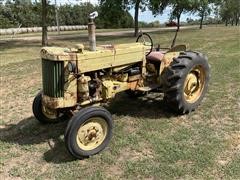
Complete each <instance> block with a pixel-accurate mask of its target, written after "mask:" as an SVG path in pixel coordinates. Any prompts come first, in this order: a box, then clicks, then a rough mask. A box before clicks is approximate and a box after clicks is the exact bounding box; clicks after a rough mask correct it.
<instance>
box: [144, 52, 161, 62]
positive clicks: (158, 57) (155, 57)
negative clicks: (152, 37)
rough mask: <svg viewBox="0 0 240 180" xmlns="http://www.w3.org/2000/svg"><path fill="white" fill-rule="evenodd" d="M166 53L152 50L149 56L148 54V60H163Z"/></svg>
mask: <svg viewBox="0 0 240 180" xmlns="http://www.w3.org/2000/svg"><path fill="white" fill-rule="evenodd" d="M163 56H164V53H163V52H161V51H154V52H151V53H150V54H149V55H148V56H147V60H149V61H161V60H162V59H163Z"/></svg>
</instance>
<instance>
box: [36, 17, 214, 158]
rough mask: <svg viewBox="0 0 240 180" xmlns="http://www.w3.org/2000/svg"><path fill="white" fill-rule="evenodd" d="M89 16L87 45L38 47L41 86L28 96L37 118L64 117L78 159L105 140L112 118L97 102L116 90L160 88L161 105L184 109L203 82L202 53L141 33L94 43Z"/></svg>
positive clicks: (192, 105)
mask: <svg viewBox="0 0 240 180" xmlns="http://www.w3.org/2000/svg"><path fill="white" fill-rule="evenodd" d="M94 16H95V14H92V16H91V18H90V19H91V21H90V23H89V25H88V31H89V41H90V47H89V48H86V49H85V48H84V46H83V45H81V44H80V45H77V46H76V47H75V48H70V49H68V48H59V47H44V48H42V50H41V59H42V82H43V90H42V91H41V92H39V94H38V95H37V96H36V97H35V99H34V101H33V113H34V115H35V117H36V119H37V120H39V121H40V122H42V123H55V122H59V121H62V120H65V119H70V120H69V122H68V125H67V127H66V130H65V134H64V138H65V143H66V147H67V149H68V151H69V152H70V154H72V155H73V156H74V157H76V158H79V159H80V158H83V157H89V156H92V155H94V154H96V153H98V152H100V151H101V150H103V149H104V148H105V147H106V146H107V145H108V143H109V141H110V139H111V136H112V128H113V122H112V117H111V114H110V112H108V111H107V110H106V109H105V108H103V107H101V106H100V105H101V104H102V103H106V102H108V101H109V100H111V99H112V98H114V96H115V95H116V94H117V93H120V92H123V91H126V92H128V94H131V95H133V96H134V95H144V94H146V93H150V92H152V91H155V92H156V91H157V92H159V93H164V101H165V102H166V104H167V105H168V106H169V107H170V108H171V109H172V110H173V111H175V112H177V113H179V114H185V113H189V112H191V111H193V110H195V109H196V108H197V107H198V106H199V104H200V103H201V101H202V99H203V97H204V95H205V93H206V91H207V87H208V82H209V65H208V62H207V57H206V56H204V55H203V54H201V53H199V52H193V51H187V50H186V46H184V45H178V46H175V47H173V48H169V49H161V48H159V46H158V48H154V47H153V41H152V39H151V37H150V36H149V35H148V34H146V33H141V34H140V35H139V37H138V39H137V42H134V43H128V44H119V45H105V46H99V47H96V38H95V24H94V18H95V17H94Z"/></svg>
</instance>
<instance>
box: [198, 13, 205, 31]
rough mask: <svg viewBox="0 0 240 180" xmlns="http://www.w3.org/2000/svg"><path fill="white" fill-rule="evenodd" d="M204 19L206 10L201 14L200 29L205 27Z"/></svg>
mask: <svg viewBox="0 0 240 180" xmlns="http://www.w3.org/2000/svg"><path fill="white" fill-rule="evenodd" d="M203 19H204V12H202V14H201V21H200V27H199V29H202V27H203Z"/></svg>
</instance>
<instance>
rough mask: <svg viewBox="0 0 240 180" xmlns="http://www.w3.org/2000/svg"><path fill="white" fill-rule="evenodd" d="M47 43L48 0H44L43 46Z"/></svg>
mask: <svg viewBox="0 0 240 180" xmlns="http://www.w3.org/2000/svg"><path fill="white" fill-rule="evenodd" d="M47 45H48V38H47V0H42V46H47Z"/></svg>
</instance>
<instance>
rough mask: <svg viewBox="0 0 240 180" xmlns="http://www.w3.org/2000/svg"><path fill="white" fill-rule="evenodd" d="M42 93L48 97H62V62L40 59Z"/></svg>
mask: <svg viewBox="0 0 240 180" xmlns="http://www.w3.org/2000/svg"><path fill="white" fill-rule="evenodd" d="M42 79H43V93H44V95H47V96H49V97H55V98H59V97H64V62H62V61H50V60H47V59H42Z"/></svg>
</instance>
